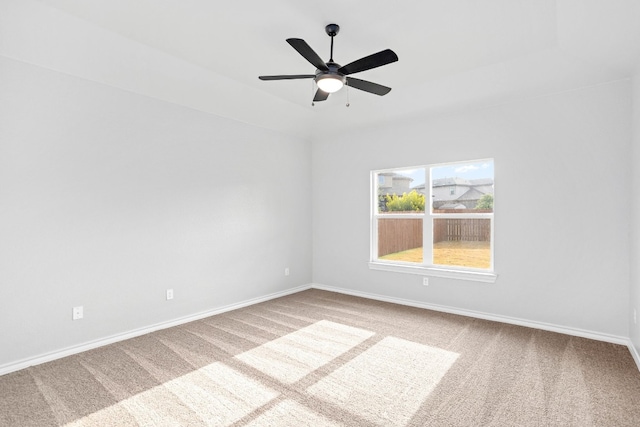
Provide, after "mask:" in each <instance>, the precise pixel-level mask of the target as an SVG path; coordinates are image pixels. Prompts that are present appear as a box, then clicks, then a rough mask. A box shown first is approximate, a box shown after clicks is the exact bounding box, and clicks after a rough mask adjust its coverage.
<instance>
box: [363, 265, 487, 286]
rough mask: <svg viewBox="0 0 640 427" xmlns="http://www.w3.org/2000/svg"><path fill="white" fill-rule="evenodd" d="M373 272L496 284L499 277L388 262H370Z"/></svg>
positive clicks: (483, 273)
mask: <svg viewBox="0 0 640 427" xmlns="http://www.w3.org/2000/svg"><path fill="white" fill-rule="evenodd" d="M369 268H370V269H371V270H381V271H392V272H394V273H408V274H419V275H422V276H431V277H443V278H446V279H459V280H471V281H474V282H483V283H495V281H496V279H497V278H498V275H497V274H495V273H488V272H487V273H485V272H480V271H465V270H447V269H444V268H436V267H425V266H422V265H409V264H407V265H405V264H389V263H386V262H374V261H370V262H369Z"/></svg>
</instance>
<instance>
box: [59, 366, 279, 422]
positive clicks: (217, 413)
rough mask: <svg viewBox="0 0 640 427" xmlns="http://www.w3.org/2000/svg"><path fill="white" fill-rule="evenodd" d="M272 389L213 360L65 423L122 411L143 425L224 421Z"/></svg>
mask: <svg viewBox="0 0 640 427" xmlns="http://www.w3.org/2000/svg"><path fill="white" fill-rule="evenodd" d="M278 395H279V393H278V392H277V391H275V390H271V389H269V388H267V387H265V386H264V385H262V384H260V383H259V382H258V381H255V380H253V379H251V378H249V377H247V376H245V375H243V374H241V373H240V372H238V371H236V370H234V369H232V368H230V367H228V366H226V365H225V364H223V363H220V362H216V363H213V364H211V365H208V366H204V367H202V368H200V369H198V370H196V371H193V372H191V373H188V374H186V375H183V376H181V377H179V378H176V379H174V380H171V381H168V382H166V383H164V384H163V385H160V386H157V387H154V388H152V389H150V390H147V391H145V392H143V393H139V394H136V395H135V396H132V397H130V398H128V399H125V400H123V401H121V402H119V403H118V404H117V405H113V406H110V407H108V408H105V409H102V410H100V411H97V412H94V413H93V414H90V415H88V416H87V417H84V418H82V419H80V420H77V421H75V422H73V423H69V424H67V426H69V427H71V426H83V427H86V426H90V425H95V426H106V425H123V424H124V425H128V424H131V423H130V422H129V423H126V422H124V423H123V421H124V420H125V419H126V418H125V417H132V418H133V419H135V422H136V423H137V424H139V425H149V426H164V425H194V422H196V421H199V423H197V424H198V425H211V426H219V425H229V424H232V423H234V422H235V421H237V420H239V419H241V418H243V417H245V416H246V415H248V414H249V413H251V412H253V411H254V410H256V409H258V408H259V407H260V406H262V405H264V404H266V403H268V402H269V401H271V400H273V399H275V398H276V397H278ZM195 414H197V415H195ZM194 415H195V417H196V419H194Z"/></svg>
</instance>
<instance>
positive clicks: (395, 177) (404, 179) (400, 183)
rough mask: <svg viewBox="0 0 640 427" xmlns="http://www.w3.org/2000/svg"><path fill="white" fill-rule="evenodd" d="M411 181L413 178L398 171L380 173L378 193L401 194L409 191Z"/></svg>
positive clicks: (384, 194) (385, 194) (383, 194)
mask: <svg viewBox="0 0 640 427" xmlns="http://www.w3.org/2000/svg"><path fill="white" fill-rule="evenodd" d="M411 181H413V178H409V177H408V176H404V175H400V174H399V173H395V172H385V173H380V174H378V194H379V195H381V196H387V195H390V194H396V195H398V196H402V195H403V194H404V193H409V192H411V190H412V188H411Z"/></svg>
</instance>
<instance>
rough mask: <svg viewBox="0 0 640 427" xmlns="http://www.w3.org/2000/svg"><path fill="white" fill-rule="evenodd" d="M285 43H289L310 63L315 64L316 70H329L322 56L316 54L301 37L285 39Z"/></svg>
mask: <svg viewBox="0 0 640 427" xmlns="http://www.w3.org/2000/svg"><path fill="white" fill-rule="evenodd" d="M287 43H289V44H290V45H291V47H293V48H294V49H295V50H297V51H298V53H299V54H300V55H302V56H303V57H304V59H306V60H307V61H309V62H310V63H311V65H313V66H315V67H316V68H317V69H318V70H322V71H329V67H327V64H325V63H324V61H323V60H322V58H320V57H319V56H318V54H317V53H315V51H314V50H313V49H311V46H309V45H308V44H307V42H306V41H304V40H302V39H287Z"/></svg>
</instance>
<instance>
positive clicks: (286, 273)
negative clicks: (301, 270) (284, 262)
mask: <svg viewBox="0 0 640 427" xmlns="http://www.w3.org/2000/svg"><path fill="white" fill-rule="evenodd" d="M284 275H285V276H288V275H289V267H286V268H285V269H284Z"/></svg>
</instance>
